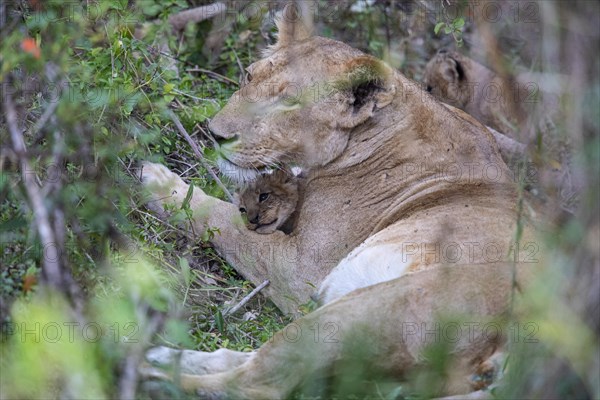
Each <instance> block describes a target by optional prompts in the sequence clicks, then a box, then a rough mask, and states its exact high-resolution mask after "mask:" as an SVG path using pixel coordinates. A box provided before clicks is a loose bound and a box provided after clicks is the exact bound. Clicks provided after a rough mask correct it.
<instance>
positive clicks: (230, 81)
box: [186, 67, 240, 86]
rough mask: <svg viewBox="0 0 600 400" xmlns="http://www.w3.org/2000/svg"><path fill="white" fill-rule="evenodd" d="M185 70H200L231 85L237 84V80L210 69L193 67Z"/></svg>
mask: <svg viewBox="0 0 600 400" xmlns="http://www.w3.org/2000/svg"><path fill="white" fill-rule="evenodd" d="M186 71H187V72H202V73H203V74H206V75H210V76H212V77H214V78H215V79H217V80H222V81H225V82H226V83H231V84H232V85H235V86H239V85H240V84H239V82H236V81H234V80H233V79H231V78H228V77H226V76H225V75H221V74H219V73H217V72H214V71H211V70H209V69H205V68H200V67H194V68H188V69H186Z"/></svg>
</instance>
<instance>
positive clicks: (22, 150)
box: [4, 90, 63, 289]
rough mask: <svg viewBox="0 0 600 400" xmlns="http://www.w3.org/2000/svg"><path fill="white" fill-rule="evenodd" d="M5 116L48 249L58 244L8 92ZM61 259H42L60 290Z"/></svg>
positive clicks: (35, 218)
mask: <svg viewBox="0 0 600 400" xmlns="http://www.w3.org/2000/svg"><path fill="white" fill-rule="evenodd" d="M4 114H5V116H6V124H7V126H8V130H9V132H10V138H11V141H12V144H13V150H14V152H15V154H16V155H17V158H18V160H19V163H20V166H21V175H22V177H23V185H24V186H25V190H26V192H27V197H28V198H29V201H30V202H31V208H32V211H33V217H34V220H35V226H36V229H37V232H38V235H39V236H40V241H41V242H42V248H46V246H53V245H55V244H56V240H55V238H54V232H53V231H52V226H51V225H50V218H49V215H48V210H47V209H46V206H45V205H44V200H43V197H42V194H41V191H40V188H39V187H38V185H37V183H36V182H35V174H33V173H32V172H33V168H32V167H31V164H30V163H29V160H28V159H27V148H26V146H25V140H24V138H23V134H22V132H21V130H20V129H19V126H18V124H17V113H16V111H15V105H14V103H13V100H12V96H11V95H10V91H8V90H7V91H6V92H5V96H4ZM59 259H60V258H59V257H42V268H43V271H44V276H45V277H46V279H47V280H48V283H49V284H50V285H52V286H54V287H56V288H58V289H60V288H62V283H63V279H62V274H61V268H60V264H59V262H60V261H59Z"/></svg>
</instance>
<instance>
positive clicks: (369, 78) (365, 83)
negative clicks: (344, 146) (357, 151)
mask: <svg viewBox="0 0 600 400" xmlns="http://www.w3.org/2000/svg"><path fill="white" fill-rule="evenodd" d="M393 76H394V70H393V69H392V68H391V67H390V66H388V65H387V64H386V63H385V62H383V61H381V60H378V59H376V58H373V57H370V56H360V57H357V58H356V59H354V60H352V61H351V62H350V63H348V65H347V69H346V77H345V78H344V79H343V80H340V81H338V82H336V83H335V84H334V87H336V88H337V89H338V90H339V91H340V92H341V93H345V95H346V101H347V103H348V104H349V106H350V107H349V108H348V113H349V115H348V116H347V117H346V119H345V120H344V121H345V122H346V123H345V124H344V127H349V128H351V127H354V126H356V125H358V124H360V123H362V122H364V121H366V120H367V119H368V118H369V117H371V116H372V115H373V113H374V111H375V110H376V109H381V108H384V107H385V106H387V105H389V104H390V103H391V102H392V101H393V99H394V96H395V94H396V86H395V85H394V79H393Z"/></svg>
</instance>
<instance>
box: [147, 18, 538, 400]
mask: <svg viewBox="0 0 600 400" xmlns="http://www.w3.org/2000/svg"><path fill="white" fill-rule="evenodd" d="M277 24H278V28H279V39H278V42H277V44H276V45H275V46H274V47H272V48H271V49H270V51H269V52H268V53H267V54H266V56H265V58H263V59H262V60H260V61H257V62H255V63H254V64H252V65H250V66H249V67H248V69H247V72H248V77H247V84H246V85H245V86H244V87H242V88H241V89H240V90H239V91H238V92H237V93H235V94H234V95H233V97H232V98H231V99H230V101H229V103H228V104H227V105H226V106H225V107H224V108H223V109H222V110H221V111H220V112H219V113H218V114H217V115H216V116H215V118H214V119H213V120H212V121H211V123H210V126H209V128H210V129H211V130H212V131H213V133H214V134H215V135H217V136H219V137H220V138H222V142H221V144H220V146H219V149H218V151H219V152H220V154H221V161H220V168H221V170H222V172H223V173H225V174H227V175H229V176H230V177H231V178H233V179H238V180H240V179H243V178H246V177H249V176H256V175H257V174H259V173H260V171H261V170H262V169H264V168H265V167H268V166H272V165H274V164H280V165H292V164H293V165H299V166H301V167H302V168H303V170H305V171H310V173H309V174H308V177H307V178H306V183H305V188H304V196H303V201H302V204H301V205H300V207H299V208H300V209H299V217H298V221H297V226H296V228H295V230H294V234H293V235H286V234H284V233H283V232H280V231H275V232H273V233H271V234H268V235H261V234H258V233H257V232H255V231H251V230H248V229H246V227H245V226H244V224H243V222H242V220H241V218H240V216H239V212H238V209H237V207H236V206H235V205H234V204H231V203H226V202H223V201H220V200H218V199H215V198H212V197H210V196H207V195H206V194H204V193H203V192H202V191H201V190H198V189H195V190H194V192H193V195H192V198H191V201H190V206H191V209H192V210H193V218H194V224H195V229H194V231H196V232H201V231H202V230H203V229H206V228H207V227H218V228H219V230H220V234H218V235H214V237H213V238H212V239H211V240H212V244H213V245H214V246H215V248H216V249H217V251H219V252H220V254H222V255H223V257H224V258H225V259H226V260H227V261H228V262H229V263H230V264H231V265H233V266H234V267H235V268H236V269H237V270H238V271H239V272H240V273H241V274H242V275H243V276H244V277H246V278H247V279H249V280H251V281H252V282H254V283H255V284H259V283H262V282H263V281H265V280H267V279H268V280H269V281H270V285H269V286H267V287H266V289H265V290H266V293H267V295H268V296H269V297H270V298H271V299H272V300H273V301H274V302H275V304H277V305H278V306H279V307H280V308H281V310H283V311H284V312H295V311H296V310H297V309H298V305H299V304H302V303H304V302H306V301H307V300H308V299H309V296H310V295H311V294H313V292H314V287H318V294H319V299H320V301H321V303H322V305H321V306H320V307H319V308H318V309H317V310H315V311H314V312H312V313H310V314H308V315H306V316H304V317H302V318H299V319H298V320H296V322H294V323H293V324H291V325H290V326H288V327H287V328H286V329H284V330H282V331H281V332H279V333H277V334H275V336H274V337H273V338H272V340H270V341H268V342H267V343H265V344H264V345H263V346H262V347H261V348H260V349H258V350H257V351H256V352H253V353H238V352H233V351H229V350H219V351H217V352H215V353H203V352H192V351H185V352H183V353H182V354H181V357H178V356H177V353H178V351H177V350H173V349H168V348H164V347H162V348H157V349H154V350H152V351H150V352H149V354H148V356H147V357H148V359H149V360H150V361H152V362H155V363H158V364H169V363H170V362H171V361H173V362H177V363H179V364H180V367H181V372H183V374H181V375H177V379H176V381H177V382H179V383H180V384H181V386H182V387H183V388H184V389H186V390H195V391H198V392H200V393H202V394H203V395H205V396H207V397H210V398H214V397H221V396H222V397H232V398H261V399H263V398H285V397H286V396H288V395H289V394H290V393H291V392H292V391H293V390H294V389H295V388H297V387H299V386H301V385H302V384H303V383H305V382H306V381H307V380H308V379H309V378H310V377H312V376H314V374H315V373H316V372H317V371H326V373H327V374H330V373H335V372H336V371H338V372H339V371H343V369H337V368H335V365H337V364H339V363H341V362H347V361H348V360H349V359H352V358H353V357H356V354H355V353H354V352H353V351H352V349H355V348H356V347H355V345H357V344H358V343H361V344H362V345H359V346H360V350H361V354H362V355H363V357H362V361H361V362H362V364H361V365H367V366H370V367H373V368H377V370H378V371H381V372H382V373H385V374H389V375H392V376H394V377H396V378H399V379H400V378H402V377H403V376H406V374H407V373H409V372H410V371H411V370H413V369H415V368H419V367H422V366H423V365H426V361H427V359H426V357H424V355H423V350H424V349H425V348H426V346H427V345H428V344H432V343H437V342H438V341H439V340H440V337H439V336H436V335H431V334H427V332H431V329H435V326H436V324H438V323H439V322H440V320H441V318H448V317H449V316H454V317H456V318H461V317H464V318H465V319H466V320H467V321H469V324H470V325H469V326H470V328H469V333H468V334H467V333H466V331H465V333H464V334H460V335H457V336H456V337H454V339H455V340H453V341H452V342H451V343H449V346H450V347H449V351H450V353H451V361H450V365H451V368H450V370H449V373H448V374H447V375H446V377H445V379H440V380H439V386H438V387H436V388H435V391H436V392H437V393H439V394H452V393H465V392H467V391H470V390H472V389H473V388H474V387H476V386H475V385H474V384H473V382H472V381H470V380H469V376H470V375H471V374H473V373H476V372H477V371H478V370H480V366H481V364H482V363H483V362H485V360H487V359H488V358H489V357H490V356H492V355H493V354H494V353H495V352H497V350H498V349H499V348H501V347H502V344H503V341H504V338H503V336H502V335H490V334H488V333H486V332H484V327H485V325H483V322H484V321H488V320H489V319H490V318H495V317H500V316H503V315H505V313H506V312H507V309H508V307H509V304H510V302H511V296H512V293H513V291H514V292H518V291H519V290H523V289H524V288H525V285H526V283H527V281H528V280H529V278H530V277H531V275H532V273H533V272H534V267H535V264H531V263H529V264H528V263H527V262H522V261H523V260H524V258H523V257H524V255H523V251H520V250H522V249H523V247H524V246H532V244H531V243H532V242H533V237H532V232H531V228H530V225H529V223H528V220H527V218H526V217H525V216H524V215H522V216H519V211H518V208H517V207H516V204H517V195H516V191H515V188H514V185H513V183H512V181H511V180H510V179H509V177H510V173H509V172H508V168H507V167H506V165H505V164H504V162H503V161H502V159H501V158H500V155H499V153H498V149H497V147H496V143H495V141H494V140H493V138H492V136H491V134H490V133H489V132H488V131H487V130H486V129H485V128H484V127H482V126H481V125H480V124H477V123H473V122H470V120H469V119H468V118H463V117H461V116H459V115H457V114H456V113H455V112H454V111H453V110H452V109H451V108H447V107H445V106H443V105H442V104H440V103H438V102H437V101H436V100H435V99H434V98H433V97H431V96H430V95H429V94H427V93H426V92H425V91H423V90H422V89H421V88H420V87H419V86H418V85H417V84H415V83H414V82H412V81H410V80H409V79H407V78H405V77H404V76H403V75H402V74H400V73H398V72H397V71H394V70H392V69H391V68H390V67H388V66H387V65H386V64H384V63H383V62H381V61H379V60H377V59H375V58H373V57H371V56H368V55H365V54H364V53H362V52H360V51H359V50H356V49H353V48H351V47H349V46H347V45H345V44H343V43H340V42H338V41H335V40H332V39H326V38H322V37H315V36H312V35H311V34H310V29H309V28H306V27H305V26H304V25H303V24H302V23H300V22H299V21H296V22H294V21H289V20H288V21H286V20H284V19H280V20H279V21H278V22H277ZM141 179H142V182H143V184H144V185H145V186H146V187H147V188H148V189H149V190H150V191H151V192H152V194H153V198H154V201H153V202H152V203H151V206H153V207H162V205H163V204H165V203H172V204H175V205H179V204H181V203H182V202H183V200H184V198H185V196H186V194H187V193H188V185H187V184H186V183H184V182H183V180H182V179H181V178H180V177H179V176H177V175H176V174H173V173H172V172H170V171H169V170H168V169H167V168H165V167H164V166H161V165H157V164H150V163H147V164H144V165H143V169H142V174H141ZM519 218H520V224H519V227H520V230H519V234H518V235H516V232H517V221H518V220H519ZM515 237H518V238H520V242H519V243H514V242H513V238H515ZM509 255H510V259H509ZM525 261H526V260H525ZM532 261H534V259H533V258H532ZM484 333H485V334H484ZM360 338H363V339H365V338H366V339H367V341H364V340H362V341H361V340H359V339H360ZM370 367H369V368H370ZM145 372H146V374H147V376H154V377H160V378H168V377H167V376H166V375H165V374H163V373H162V372H160V371H158V370H156V369H150V370H146V371H145Z"/></svg>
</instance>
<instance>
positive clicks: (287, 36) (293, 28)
mask: <svg viewBox="0 0 600 400" xmlns="http://www.w3.org/2000/svg"><path fill="white" fill-rule="evenodd" d="M308 3H311V2H310V1H296V2H289V3H287V4H286V5H285V7H284V8H283V10H282V11H281V12H279V13H278V14H277V16H276V17H275V25H277V30H278V31H279V36H278V40H277V44H276V45H275V48H281V47H285V46H288V45H290V44H291V43H293V42H299V41H302V40H306V39H309V38H310V37H311V36H312V34H313V23H312V14H311V13H310V7H309V4H308Z"/></svg>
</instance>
